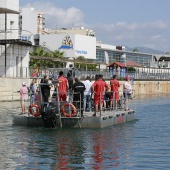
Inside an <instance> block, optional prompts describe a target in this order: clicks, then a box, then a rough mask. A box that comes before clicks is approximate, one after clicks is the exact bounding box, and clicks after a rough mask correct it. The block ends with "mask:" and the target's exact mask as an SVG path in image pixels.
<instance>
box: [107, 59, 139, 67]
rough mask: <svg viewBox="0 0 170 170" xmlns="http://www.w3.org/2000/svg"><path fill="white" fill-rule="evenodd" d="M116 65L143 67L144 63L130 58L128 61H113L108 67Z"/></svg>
mask: <svg viewBox="0 0 170 170" xmlns="http://www.w3.org/2000/svg"><path fill="white" fill-rule="evenodd" d="M114 65H116V66H119V67H142V65H140V64H138V63H136V62H134V61H132V60H130V61H127V62H126V63H121V62H118V61H116V62H113V63H112V64H110V65H109V66H108V67H113V66H114Z"/></svg>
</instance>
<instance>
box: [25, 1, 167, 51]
mask: <svg viewBox="0 0 170 170" xmlns="http://www.w3.org/2000/svg"><path fill="white" fill-rule="evenodd" d="M26 6H27V7H34V8H35V9H37V10H40V11H42V12H44V13H45V24H46V25H45V28H51V29H56V28H58V29H60V28H71V27H80V26H83V27H85V28H87V29H92V30H94V31H95V32H96V37H97V40H100V41H102V42H103V43H107V44H112V45H125V46H129V47H136V46H146V47H152V48H154V49H157V50H159V49H161V50H164V51H168V49H169V46H168V44H170V34H169V30H170V23H168V22H165V21H162V20H156V21H152V22H145V23H140V22H139V21H137V22H126V21H117V22H116V23H110V24H108V23H105V21H101V23H95V22H93V24H88V23H85V22H84V17H85V14H83V12H82V11H81V10H80V9H78V8H75V7H70V8H68V9H63V8H59V7H56V6H54V4H53V3H49V2H43V1H39V2H35V3H32V4H31V5H30V4H29V3H28V4H27V5H26ZM26 6H25V7H26ZM90 22H91V21H90ZM169 51H170V49H169Z"/></svg>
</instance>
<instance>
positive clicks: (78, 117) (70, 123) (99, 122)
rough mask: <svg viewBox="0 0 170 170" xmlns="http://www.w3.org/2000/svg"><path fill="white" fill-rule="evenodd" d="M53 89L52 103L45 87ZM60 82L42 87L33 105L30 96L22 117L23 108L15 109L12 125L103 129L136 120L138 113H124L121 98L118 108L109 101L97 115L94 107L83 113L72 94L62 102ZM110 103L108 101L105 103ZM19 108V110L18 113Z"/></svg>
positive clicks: (40, 85)
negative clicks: (43, 89)
mask: <svg viewBox="0 0 170 170" xmlns="http://www.w3.org/2000/svg"><path fill="white" fill-rule="evenodd" d="M47 85H48V86H51V87H52V88H51V91H50V96H51V97H50V98H49V102H44V101H43V95H42V90H41V89H42V87H43V86H47ZM55 87H58V82H57V81H53V82H52V83H51V84H44V83H40V84H39V87H38V89H39V91H38V93H37V94H36V96H37V97H36V100H35V102H34V103H32V104H30V96H31V94H30V95H28V100H27V113H25V114H19V113H20V110H21V108H18V107H17V108H14V109H13V124H14V125H21V126H36V127H46V128H70V127H72V128H103V127H107V126H112V125H116V124H121V123H125V122H129V121H132V120H134V119H135V110H134V109H128V110H124V98H123V97H122V96H121V97H120V100H119V104H118V108H115V107H114V104H113V107H110V106H109V102H108V104H107V107H106V109H105V110H100V111H99V112H97V113H96V116H94V112H95V111H94V107H92V111H84V112H83V116H82V114H81V110H82V108H83V106H82V103H81V102H79V101H81V99H80V100H79V101H76V102H77V104H75V101H73V99H72V96H73V95H74V94H72V92H70V91H69V92H68V93H67V94H66V95H67V101H64V102H63V101H59V93H58V88H55ZM106 102H107V101H106ZM19 109H20V110H19Z"/></svg>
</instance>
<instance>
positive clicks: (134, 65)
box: [126, 60, 142, 67]
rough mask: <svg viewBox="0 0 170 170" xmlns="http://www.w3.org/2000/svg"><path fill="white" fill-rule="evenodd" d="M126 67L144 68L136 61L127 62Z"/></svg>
mask: <svg viewBox="0 0 170 170" xmlns="http://www.w3.org/2000/svg"><path fill="white" fill-rule="evenodd" d="M126 66H127V67H142V65H140V64H138V63H136V62H134V61H132V60H130V61H127V62H126Z"/></svg>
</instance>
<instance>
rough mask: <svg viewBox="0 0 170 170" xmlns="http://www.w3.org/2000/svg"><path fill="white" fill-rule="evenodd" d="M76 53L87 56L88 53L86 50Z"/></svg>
mask: <svg viewBox="0 0 170 170" xmlns="http://www.w3.org/2000/svg"><path fill="white" fill-rule="evenodd" d="M76 53H77V54H84V55H87V51H84V50H76Z"/></svg>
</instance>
